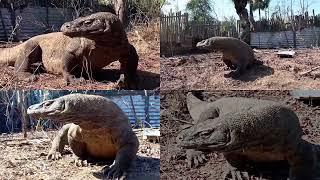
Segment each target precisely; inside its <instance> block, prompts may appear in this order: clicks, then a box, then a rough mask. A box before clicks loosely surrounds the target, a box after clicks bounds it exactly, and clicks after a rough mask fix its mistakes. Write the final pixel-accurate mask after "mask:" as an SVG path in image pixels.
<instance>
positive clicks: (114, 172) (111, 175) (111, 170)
mask: <svg viewBox="0 0 320 180" xmlns="http://www.w3.org/2000/svg"><path fill="white" fill-rule="evenodd" d="M102 172H103V174H104V175H107V179H126V176H127V171H126V170H125V168H122V167H121V166H120V165H119V164H117V163H115V162H114V163H113V164H112V165H110V166H106V167H104V168H103V169H102Z"/></svg>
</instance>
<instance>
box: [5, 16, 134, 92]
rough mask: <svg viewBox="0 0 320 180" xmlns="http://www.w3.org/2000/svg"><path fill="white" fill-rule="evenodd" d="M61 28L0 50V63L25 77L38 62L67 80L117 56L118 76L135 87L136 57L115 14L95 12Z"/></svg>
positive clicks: (70, 80)
mask: <svg viewBox="0 0 320 180" xmlns="http://www.w3.org/2000/svg"><path fill="white" fill-rule="evenodd" d="M61 31H62V32H55V33H49V34H44V35H38V36H35V37H33V38H30V39H29V40H27V41H26V42H24V43H22V44H20V45H17V46H15V47H12V48H5V49H2V50H0V64H7V65H11V66H13V65H14V66H15V72H17V73H18V77H20V76H22V77H23V78H25V77H28V76H29V75H31V72H32V71H31V64H34V63H38V62H41V63H43V66H44V68H45V70H46V71H47V72H50V73H53V74H62V75H63V77H64V79H65V81H66V82H67V84H69V83H70V82H72V81H73V80H74V77H80V76H90V75H91V74H92V72H93V73H95V72H97V71H98V70H99V69H102V68H103V67H105V66H107V65H109V64H110V63H111V62H113V61H117V60H119V61H120V63H121V70H122V71H124V79H123V78H122V79H121V78H120V79H121V80H122V81H124V84H125V85H126V86H128V87H129V88H135V86H136V85H135V83H136V82H135V81H136V70H137V66H138V59H139V58H138V55H137V52H136V50H135V48H134V47H133V46H132V45H131V44H130V43H129V42H128V39H127V35H126V32H125V31H124V28H123V25H122V23H121V22H120V20H119V19H118V18H117V16H116V15H114V14H112V13H109V12H99V13H95V14H92V15H90V16H86V17H80V18H78V19H75V20H73V21H70V22H66V23H65V24H63V25H62V27H61ZM122 77H123V76H122Z"/></svg>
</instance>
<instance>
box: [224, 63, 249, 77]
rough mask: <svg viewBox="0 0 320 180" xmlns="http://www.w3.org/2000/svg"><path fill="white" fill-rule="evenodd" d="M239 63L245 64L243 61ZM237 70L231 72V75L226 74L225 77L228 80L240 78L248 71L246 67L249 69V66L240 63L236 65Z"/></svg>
mask: <svg viewBox="0 0 320 180" xmlns="http://www.w3.org/2000/svg"><path fill="white" fill-rule="evenodd" d="M239 62H243V61H239ZM235 67H236V68H235V70H232V71H230V72H229V73H227V74H224V77H226V78H230V77H232V78H238V77H239V76H240V75H241V74H243V73H244V72H245V70H246V67H247V64H241V63H238V64H236V65H235Z"/></svg>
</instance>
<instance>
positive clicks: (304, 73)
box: [299, 66, 320, 76]
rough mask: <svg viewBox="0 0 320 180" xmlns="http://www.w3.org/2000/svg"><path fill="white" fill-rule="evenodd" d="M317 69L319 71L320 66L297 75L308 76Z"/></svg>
mask: <svg viewBox="0 0 320 180" xmlns="http://www.w3.org/2000/svg"><path fill="white" fill-rule="evenodd" d="M318 69H320V66H317V67H314V68H312V69H310V70H308V71H304V72H301V73H299V75H300V76H305V75H307V74H310V73H311V72H312V71H315V70H318Z"/></svg>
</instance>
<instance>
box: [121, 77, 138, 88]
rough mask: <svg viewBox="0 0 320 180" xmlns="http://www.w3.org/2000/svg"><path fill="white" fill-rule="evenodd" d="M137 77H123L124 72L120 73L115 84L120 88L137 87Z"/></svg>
mask: <svg viewBox="0 0 320 180" xmlns="http://www.w3.org/2000/svg"><path fill="white" fill-rule="evenodd" d="M137 82H138V80H137V79H132V78H131V79H130V80H128V78H126V77H125V75H124V74H121V75H120V77H119V79H118V80H117V84H118V86H119V87H120V88H129V89H137Z"/></svg>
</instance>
